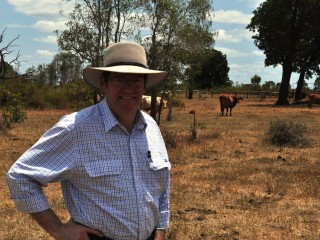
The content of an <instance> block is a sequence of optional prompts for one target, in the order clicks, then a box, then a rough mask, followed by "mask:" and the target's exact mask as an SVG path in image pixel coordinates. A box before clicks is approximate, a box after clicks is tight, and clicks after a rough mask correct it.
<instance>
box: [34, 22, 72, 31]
mask: <svg viewBox="0 0 320 240" xmlns="http://www.w3.org/2000/svg"><path fill="white" fill-rule="evenodd" d="M33 27H34V28H36V29H38V30H40V31H42V32H53V31H55V30H61V29H62V30H63V29H66V25H65V19H63V20H56V21H49V20H39V21H37V22H36V23H35V24H34V25H33Z"/></svg>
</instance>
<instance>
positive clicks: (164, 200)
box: [157, 170, 170, 229]
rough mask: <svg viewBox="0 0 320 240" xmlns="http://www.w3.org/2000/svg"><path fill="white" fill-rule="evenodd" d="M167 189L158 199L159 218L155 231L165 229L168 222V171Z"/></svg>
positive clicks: (168, 174)
mask: <svg viewBox="0 0 320 240" xmlns="http://www.w3.org/2000/svg"><path fill="white" fill-rule="evenodd" d="M166 178H167V179H166V181H167V189H166V192H165V193H164V194H163V195H162V196H161V198H160V209H159V210H160V217H159V222H158V225H157V229H167V228H168V227H169V221H170V208H169V205H170V170H168V171H167V177H166Z"/></svg>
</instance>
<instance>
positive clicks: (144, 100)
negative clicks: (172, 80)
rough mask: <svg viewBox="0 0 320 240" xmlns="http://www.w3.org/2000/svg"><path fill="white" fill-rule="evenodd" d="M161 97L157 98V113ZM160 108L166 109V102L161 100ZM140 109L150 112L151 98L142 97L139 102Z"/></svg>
mask: <svg viewBox="0 0 320 240" xmlns="http://www.w3.org/2000/svg"><path fill="white" fill-rule="evenodd" d="M160 101H161V97H157V102H156V112H159V106H160ZM162 108H167V101H166V100H164V99H162ZM141 109H142V110H144V111H150V110H151V96H147V95H143V96H142V101H141Z"/></svg>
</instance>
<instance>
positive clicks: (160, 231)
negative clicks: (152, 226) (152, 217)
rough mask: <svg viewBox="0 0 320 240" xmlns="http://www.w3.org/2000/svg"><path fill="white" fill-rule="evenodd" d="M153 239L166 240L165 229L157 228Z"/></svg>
mask: <svg viewBox="0 0 320 240" xmlns="http://www.w3.org/2000/svg"><path fill="white" fill-rule="evenodd" d="M154 240H166V230H164V229H157V231H156V235H155V237H154Z"/></svg>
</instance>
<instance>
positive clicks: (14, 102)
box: [0, 90, 27, 128]
mask: <svg viewBox="0 0 320 240" xmlns="http://www.w3.org/2000/svg"><path fill="white" fill-rule="evenodd" d="M0 108H1V110H2V124H1V125H2V126H4V127H5V128H10V127H11V123H12V122H22V121H24V120H25V119H26V118H27V115H26V112H25V111H24V108H23V106H22V102H21V101H20V100H19V99H18V96H17V95H16V94H13V93H11V92H9V91H8V90H3V91H2V93H1V95H0Z"/></svg>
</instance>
